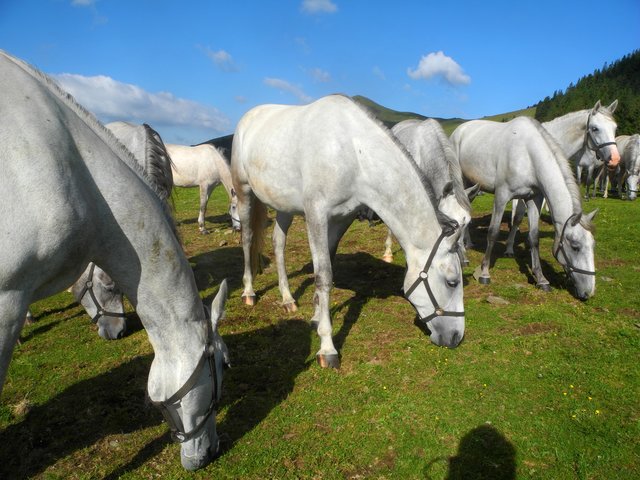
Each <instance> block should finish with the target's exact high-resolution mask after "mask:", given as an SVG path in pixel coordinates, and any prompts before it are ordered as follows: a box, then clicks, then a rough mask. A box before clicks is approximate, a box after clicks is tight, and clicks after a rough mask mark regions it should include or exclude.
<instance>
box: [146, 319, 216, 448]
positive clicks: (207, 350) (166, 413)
mask: <svg viewBox="0 0 640 480" xmlns="http://www.w3.org/2000/svg"><path fill="white" fill-rule="evenodd" d="M206 322H207V327H208V330H209V333H211V326H210V323H209V320H206ZM205 364H208V365H209V373H210V375H211V381H212V383H213V392H212V396H211V402H210V403H209V408H207V411H206V413H205V415H204V417H203V418H202V420H200V422H199V423H198V424H197V425H196V426H195V427H194V428H193V429H192V430H191V431H190V432H186V431H185V428H184V424H183V423H182V419H181V418H180V417H179V416H178V415H177V414H176V415H172V414H171V412H170V410H169V407H172V406H174V405H175V404H177V403H178V402H180V401H181V400H182V399H183V398H184V396H185V395H186V394H187V393H189V392H190V391H191V389H192V388H193V387H194V386H195V385H196V383H197V382H198V377H199V376H200V373H201V370H202V369H203V368H204V366H205ZM150 401H151V403H152V404H153V405H154V406H155V407H157V408H158V409H159V410H160V413H162V416H163V417H164V419H165V420H166V421H167V423H168V424H169V428H170V429H171V438H172V439H173V440H174V441H176V442H179V443H183V442H186V441H188V440H191V439H192V438H194V437H195V436H196V435H198V433H199V432H200V430H202V427H204V425H205V423H206V422H207V420H208V419H209V417H211V415H212V414H213V412H215V411H216V409H217V408H218V372H217V368H216V358H215V350H214V347H213V344H211V343H210V342H209V341H207V343H206V344H205V346H204V350H203V352H202V355H201V356H200V360H199V361H198V364H197V365H196V367H195V368H194V370H193V373H192V374H191V376H190V377H189V378H188V379H187V381H186V382H185V383H184V385H182V387H180V388H179V389H178V391H177V392H176V393H174V394H173V395H172V396H171V397H169V398H168V399H166V400H163V401H160V402H156V401H153V400H151V399H150Z"/></svg>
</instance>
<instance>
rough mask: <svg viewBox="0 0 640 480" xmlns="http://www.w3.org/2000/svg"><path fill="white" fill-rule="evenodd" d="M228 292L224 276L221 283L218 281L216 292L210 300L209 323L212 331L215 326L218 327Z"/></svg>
mask: <svg viewBox="0 0 640 480" xmlns="http://www.w3.org/2000/svg"><path fill="white" fill-rule="evenodd" d="M228 293H229V288H228V287H227V279H226V278H225V279H224V280H222V283H220V288H219V289H218V293H217V295H216V296H215V298H214V299H213V301H212V302H211V325H212V327H213V331H214V332H215V330H216V328H218V321H219V320H220V319H221V318H222V315H223V314H224V305H225V303H226V302H227V296H228Z"/></svg>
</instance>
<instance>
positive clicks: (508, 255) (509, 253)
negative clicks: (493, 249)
mask: <svg viewBox="0 0 640 480" xmlns="http://www.w3.org/2000/svg"><path fill="white" fill-rule="evenodd" d="M504 256H505V257H507V258H513V257H514V255H513V252H504Z"/></svg>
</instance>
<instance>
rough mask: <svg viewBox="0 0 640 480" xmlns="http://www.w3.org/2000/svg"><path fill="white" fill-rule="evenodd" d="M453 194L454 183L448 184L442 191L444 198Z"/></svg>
mask: <svg viewBox="0 0 640 480" xmlns="http://www.w3.org/2000/svg"><path fill="white" fill-rule="evenodd" d="M452 193H453V182H447V184H446V185H445V186H444V188H443V189H442V197H443V198H444V197H446V196H449V195H451V194H452Z"/></svg>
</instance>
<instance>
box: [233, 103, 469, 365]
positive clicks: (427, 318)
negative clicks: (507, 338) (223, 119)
mask: <svg viewBox="0 0 640 480" xmlns="http://www.w3.org/2000/svg"><path fill="white" fill-rule="evenodd" d="M231 173H232V176H233V183H234V187H235V189H236V192H237V194H238V214H239V218H240V223H241V225H242V247H243V252H244V275H243V283H244V291H243V293H242V296H243V298H244V299H245V302H246V303H247V304H253V303H254V302H255V292H254V290H253V276H254V275H255V273H256V270H257V265H258V258H259V253H260V250H261V247H262V239H263V234H264V228H265V220H266V214H267V210H266V205H269V206H271V207H272V208H273V209H274V210H276V211H277V215H276V222H275V224H274V231H273V241H274V251H275V252H276V265H277V269H278V279H279V287H280V291H281V293H282V298H283V303H284V304H287V303H291V302H294V299H293V297H292V296H291V292H290V291H289V285H288V281H287V274H286V269H285V266H284V258H283V252H284V241H285V238H286V233H287V230H288V228H289V226H290V224H291V220H292V218H293V215H302V214H303V215H304V216H305V219H306V226H307V233H308V237H309V245H310V247H311V256H312V260H313V268H314V272H315V284H316V290H315V295H314V304H315V313H314V316H313V318H312V323H313V324H315V325H317V332H318V335H319V336H320V343H321V345H320V350H319V351H318V353H317V358H318V361H319V363H320V364H321V365H322V366H330V367H338V366H339V365H340V359H339V355H338V352H337V350H336V348H335V346H334V344H333V340H332V328H331V317H330V299H329V295H330V290H331V285H332V278H333V274H332V266H331V263H332V259H333V258H334V257H335V253H336V250H337V247H338V242H339V241H340V239H341V238H342V236H343V234H344V233H345V232H346V230H347V228H348V227H349V225H351V223H352V221H353V220H354V218H355V217H356V215H357V214H358V212H359V211H360V209H361V208H362V207H363V206H365V205H366V206H368V207H370V208H372V209H373V210H374V211H375V212H376V213H377V214H378V215H379V216H380V218H381V219H382V220H383V221H384V223H385V224H386V225H388V226H389V227H390V228H391V230H392V231H393V232H394V234H395V235H396V237H397V239H398V241H399V242H400V245H401V246H402V248H403V249H404V251H405V252H406V258H407V272H406V275H405V279H404V291H405V295H406V296H407V298H408V299H409V301H410V302H411V303H412V304H413V306H414V307H415V308H416V310H417V311H418V315H419V317H420V318H421V319H422V321H423V323H424V324H426V325H427V326H428V328H429V329H430V332H431V334H430V337H431V340H432V341H433V342H434V343H436V344H438V345H444V346H448V347H455V346H457V345H458V344H459V343H460V341H461V340H462V338H463V336H464V312H463V292H462V270H461V266H460V263H459V261H458V257H457V253H456V247H457V239H458V235H459V233H460V229H459V225H458V224H457V223H456V222H455V221H453V220H452V219H450V218H449V217H447V216H446V215H444V214H442V213H441V212H439V211H438V210H437V208H436V205H435V201H436V198H435V194H434V193H433V192H431V191H430V190H429V187H428V185H427V182H426V181H425V180H424V178H423V175H422V174H421V173H420V170H419V169H418V167H417V165H416V164H415V162H414V160H413V159H412V158H411V157H410V155H409V154H408V153H407V152H406V150H404V148H402V147H401V146H400V145H399V144H398V141H397V139H396V138H395V137H394V136H393V134H391V132H390V131H389V130H388V129H386V128H385V127H383V126H382V125H381V124H380V123H378V122H377V121H376V120H374V119H373V118H371V117H370V116H368V115H367V113H365V112H364V110H362V109H361V108H360V107H359V106H357V104H356V103H355V102H353V101H352V100H351V99H350V98H348V97H344V96H340V95H331V96H328V97H325V98H322V99H320V100H317V101H315V102H313V103H311V104H309V105H306V106H287V105H262V106H259V107H256V108H254V109H252V110H250V111H249V112H247V113H246V114H245V115H244V116H243V117H242V119H241V120H240V122H239V123H238V127H237V130H236V132H235V135H234V139H233V149H232V157H231Z"/></svg>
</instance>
